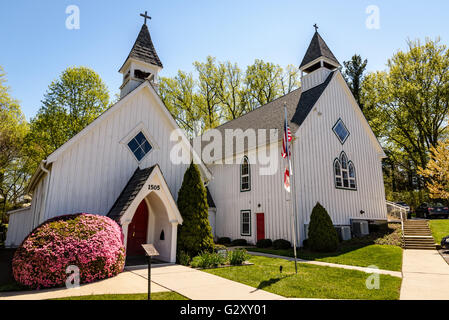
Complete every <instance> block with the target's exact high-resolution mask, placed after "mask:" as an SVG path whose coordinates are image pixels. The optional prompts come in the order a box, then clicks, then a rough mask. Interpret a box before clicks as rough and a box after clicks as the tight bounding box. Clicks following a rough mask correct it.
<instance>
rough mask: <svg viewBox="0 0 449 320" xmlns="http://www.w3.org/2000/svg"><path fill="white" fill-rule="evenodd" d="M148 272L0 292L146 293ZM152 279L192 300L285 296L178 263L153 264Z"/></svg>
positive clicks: (45, 295) (22, 296)
mask: <svg viewBox="0 0 449 320" xmlns="http://www.w3.org/2000/svg"><path fill="white" fill-rule="evenodd" d="M242 268H245V267H242ZM147 273H148V271H147V268H146V267H142V268H135V267H134V268H132V269H131V270H125V271H124V272H122V273H121V274H119V275H118V276H116V277H114V278H111V279H106V280H102V281H98V282H95V283H91V284H86V285H82V286H80V287H79V288H77V289H65V288H59V289H47V290H40V291H22V292H9V293H0V300H43V299H55V298H64V297H73V296H85V295H92V294H95V295H97V294H127V293H147V286H148V282H147V279H148V277H147ZM151 280H152V287H151V288H152V292H163V291H175V292H177V293H179V294H181V295H183V296H185V297H187V298H189V299H192V300H281V299H285V298H284V297H282V296H278V295H276V294H273V293H269V292H267V291H264V290H258V289H256V288H253V287H250V286H247V285H244V284H241V283H238V282H234V281H231V280H228V279H224V278H221V277H218V276H215V275H212V274H209V273H206V272H202V271H199V270H195V269H192V268H188V267H184V266H179V265H169V266H161V267H153V268H152V269H151Z"/></svg>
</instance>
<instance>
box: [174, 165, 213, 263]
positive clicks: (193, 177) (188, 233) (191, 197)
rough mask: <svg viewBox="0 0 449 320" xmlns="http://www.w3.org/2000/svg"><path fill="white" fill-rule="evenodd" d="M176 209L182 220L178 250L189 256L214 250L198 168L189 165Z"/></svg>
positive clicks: (204, 193) (204, 192) (205, 197)
mask: <svg viewBox="0 0 449 320" xmlns="http://www.w3.org/2000/svg"><path fill="white" fill-rule="evenodd" d="M178 208H179V212H180V213H181V216H182V218H183V220H184V222H183V223H182V225H180V226H179V227H178V250H180V251H185V252H187V253H188V254H189V255H190V256H194V255H197V254H198V253H200V252H203V251H209V252H210V251H212V250H213V249H214V240H213V237H212V229H211V227H210V224H209V211H208V210H209V206H208V204H207V193H206V188H205V187H204V183H203V181H202V179H201V173H200V170H199V169H198V167H197V166H196V165H195V164H193V163H191V164H190V167H189V168H188V169H187V171H186V173H185V174H184V180H183V181H182V186H181V189H180V190H179V193H178Z"/></svg>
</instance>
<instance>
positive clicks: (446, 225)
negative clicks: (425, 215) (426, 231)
mask: <svg viewBox="0 0 449 320" xmlns="http://www.w3.org/2000/svg"><path fill="white" fill-rule="evenodd" d="M429 226H430V230H432V236H433V238H434V239H435V242H436V243H438V244H440V243H441V240H442V239H443V238H444V237H447V236H449V220H430V221H429Z"/></svg>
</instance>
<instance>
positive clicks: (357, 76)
mask: <svg viewBox="0 0 449 320" xmlns="http://www.w3.org/2000/svg"><path fill="white" fill-rule="evenodd" d="M367 64H368V60H367V59H365V60H363V59H362V57H361V56H360V55H358V54H355V55H353V56H352V58H351V60H349V61H344V62H343V65H344V66H345V70H344V72H343V76H344V77H345V79H346V82H347V83H348V86H349V88H350V89H351V91H352V94H353V95H354V98H355V100H356V101H357V103H358V104H359V106H360V109H362V111H363V103H362V100H361V91H362V83H363V79H364V74H365V71H366V66H367Z"/></svg>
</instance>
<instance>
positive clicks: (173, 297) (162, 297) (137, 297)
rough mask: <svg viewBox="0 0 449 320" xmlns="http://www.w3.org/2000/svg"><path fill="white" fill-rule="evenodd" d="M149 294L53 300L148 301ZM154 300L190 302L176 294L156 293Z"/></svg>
mask: <svg viewBox="0 0 449 320" xmlns="http://www.w3.org/2000/svg"><path fill="white" fill-rule="evenodd" d="M147 297H148V294H146V293H135V294H101V295H90V296H79V297H67V298H59V299H52V300H147ZM151 299H152V300H189V299H187V298H186V297H184V296H182V295H180V294H178V293H176V292H156V293H152V294H151Z"/></svg>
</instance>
